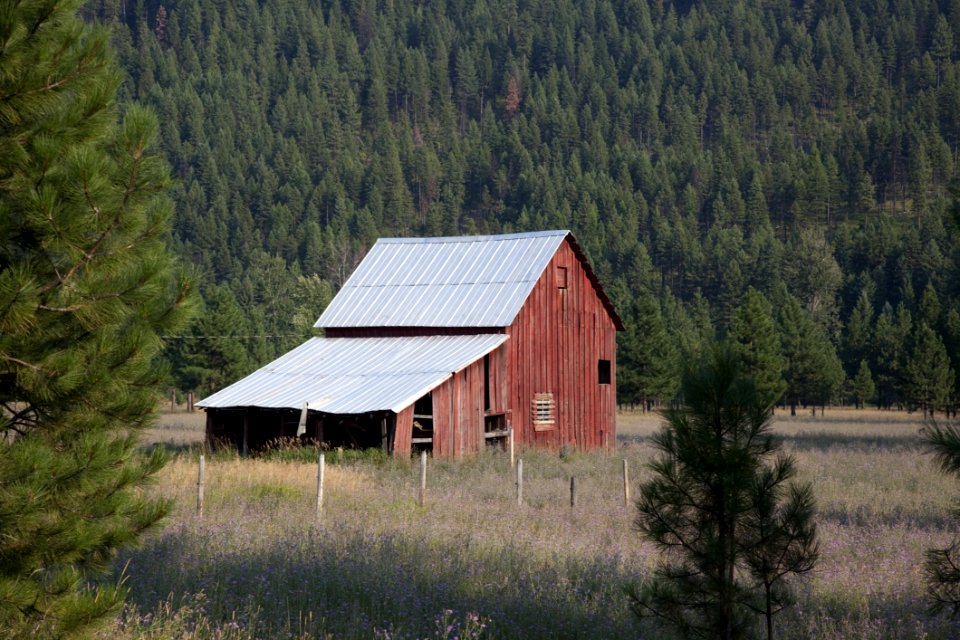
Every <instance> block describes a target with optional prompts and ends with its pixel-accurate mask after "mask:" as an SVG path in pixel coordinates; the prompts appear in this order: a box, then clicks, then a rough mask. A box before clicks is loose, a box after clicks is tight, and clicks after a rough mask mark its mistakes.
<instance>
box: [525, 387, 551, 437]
mask: <svg viewBox="0 0 960 640" xmlns="http://www.w3.org/2000/svg"><path fill="white" fill-rule="evenodd" d="M530 409H531V411H532V414H533V428H534V430H535V431H549V430H550V429H553V428H554V427H555V426H556V424H557V418H556V416H557V405H556V403H555V402H554V401H553V394H552V393H536V394H534V396H533V403H532V404H531V405H530Z"/></svg>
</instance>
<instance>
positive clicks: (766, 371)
mask: <svg viewBox="0 0 960 640" xmlns="http://www.w3.org/2000/svg"><path fill="white" fill-rule="evenodd" d="M728 338H729V339H730V340H731V342H732V343H733V344H734V345H735V346H736V347H737V349H738V350H739V351H740V354H741V357H742V358H743V362H744V366H745V367H746V372H747V374H749V375H750V376H751V377H752V378H753V382H754V384H755V385H756V387H757V393H759V394H760V395H761V397H763V398H766V399H768V400H769V402H770V405H771V406H772V405H773V404H775V403H776V402H777V401H778V400H779V399H780V396H781V395H783V392H784V390H785V389H786V387H787V384H786V382H784V380H783V370H784V367H785V366H786V361H785V360H784V358H783V354H782V353H781V346H780V334H779V333H778V332H777V325H776V322H775V321H774V319H773V307H772V306H771V305H770V303H769V302H767V299H766V298H764V297H763V294H762V293H760V292H759V291H757V290H756V289H754V288H753V287H750V288H749V289H748V290H747V295H746V297H745V298H744V300H743V304H742V305H741V306H740V307H739V308H738V309H737V310H736V312H735V313H734V316H733V320H732V321H731V323H730V328H729V330H728Z"/></svg>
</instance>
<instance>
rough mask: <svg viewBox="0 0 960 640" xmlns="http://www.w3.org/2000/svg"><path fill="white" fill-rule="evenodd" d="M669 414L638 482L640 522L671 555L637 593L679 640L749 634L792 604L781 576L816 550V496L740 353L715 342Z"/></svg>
mask: <svg viewBox="0 0 960 640" xmlns="http://www.w3.org/2000/svg"><path fill="white" fill-rule="evenodd" d="M681 389H682V397H683V400H684V406H683V407H681V408H679V409H673V410H669V411H666V412H664V417H665V418H666V423H665V424H664V426H663V427H662V429H661V430H660V431H659V432H658V433H657V434H656V435H655V436H654V438H653V442H654V446H655V448H656V449H657V450H658V451H659V456H658V457H657V458H656V459H655V460H654V461H653V462H652V463H651V464H650V469H651V471H652V472H653V475H652V477H651V478H650V479H649V480H647V481H646V482H644V483H643V484H642V485H641V487H640V497H639V498H638V500H637V509H638V515H637V520H636V524H637V527H638V529H639V530H640V532H641V534H642V535H643V536H644V537H645V538H647V539H648V540H651V541H652V542H653V543H654V544H656V545H657V546H658V547H659V548H660V549H661V551H662V552H663V556H662V558H663V559H662V560H661V562H660V564H659V565H658V566H657V568H656V569H655V571H654V574H653V576H652V577H651V578H650V579H648V580H647V581H646V582H645V583H644V584H642V585H640V586H639V587H638V588H634V589H633V590H632V592H631V597H632V599H633V603H634V610H635V612H636V613H637V614H638V615H639V616H641V617H652V618H655V619H657V620H660V621H661V622H663V623H665V624H666V625H668V626H671V627H673V628H674V629H676V630H677V631H678V632H679V634H680V635H681V636H682V637H697V638H711V639H713V638H721V639H731V638H742V637H747V636H748V635H749V631H750V629H751V628H752V627H753V626H754V625H753V622H752V616H753V615H755V614H757V613H760V614H761V615H763V616H764V618H765V621H766V623H767V629H768V637H769V636H770V635H772V626H771V625H772V616H773V614H774V613H775V612H776V611H777V610H779V609H780V608H782V606H783V604H785V603H786V602H787V601H788V597H789V591H788V589H787V587H786V584H785V583H784V582H783V579H784V578H785V577H786V576H787V575H789V574H795V573H803V572H805V571H808V570H809V569H811V568H812V566H813V563H814V562H815V560H816V557H817V542H816V527H815V524H814V521H813V496H812V490H811V488H810V486H809V485H796V484H794V483H792V482H791V479H792V478H793V476H794V463H793V460H792V459H791V457H790V456H788V455H785V454H783V453H781V452H780V451H779V445H777V444H775V442H774V440H773V439H772V438H771V436H770V428H771V427H770V415H771V408H772V405H771V404H770V402H769V400H768V398H764V397H763V396H762V395H761V394H759V393H758V392H757V389H756V387H755V386H754V384H753V381H752V380H751V379H750V377H749V376H746V375H744V373H743V363H742V360H741V359H740V357H739V355H738V354H737V351H736V350H735V349H733V348H732V347H730V346H729V345H723V344H720V345H716V344H713V345H710V346H709V347H708V348H707V350H706V351H705V353H704V357H703V358H702V359H701V361H700V363H699V364H698V365H695V366H694V367H692V368H690V369H688V370H687V371H686V372H685V374H684V377H683V382H682V385H681Z"/></svg>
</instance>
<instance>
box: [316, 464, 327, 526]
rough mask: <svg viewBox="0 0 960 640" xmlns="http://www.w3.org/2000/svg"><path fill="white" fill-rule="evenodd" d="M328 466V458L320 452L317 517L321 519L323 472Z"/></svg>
mask: <svg viewBox="0 0 960 640" xmlns="http://www.w3.org/2000/svg"><path fill="white" fill-rule="evenodd" d="M325 467H326V460H325V459H324V456H323V454H322V453H321V454H320V459H319V460H318V461H317V519H318V520H319V519H320V514H321V513H323V473H324V470H325Z"/></svg>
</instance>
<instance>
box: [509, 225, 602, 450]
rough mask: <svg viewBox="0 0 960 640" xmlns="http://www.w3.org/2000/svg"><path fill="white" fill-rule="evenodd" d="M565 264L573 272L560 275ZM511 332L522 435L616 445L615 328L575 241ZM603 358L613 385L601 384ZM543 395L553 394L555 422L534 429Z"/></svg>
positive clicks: (540, 442)
mask: <svg viewBox="0 0 960 640" xmlns="http://www.w3.org/2000/svg"><path fill="white" fill-rule="evenodd" d="M558 268H563V269H565V270H566V271H565V272H560V273H558ZM564 280H565V285H566V286H565V287H563V288H561V285H563V284H564V282H563V281H564ZM507 332H508V333H509V334H510V336H511V337H510V339H509V340H508V341H507V343H506V351H507V369H508V376H509V379H510V383H509V391H510V404H511V405H512V407H511V408H512V424H513V428H514V433H515V435H516V439H517V441H518V442H519V443H524V444H534V445H537V446H543V447H549V448H558V447H560V446H562V445H570V446H575V447H578V448H583V449H589V448H596V447H603V446H610V445H612V444H614V442H615V437H616V413H615V411H616V327H615V325H614V322H613V319H612V318H611V317H610V315H609V314H608V313H607V310H606V308H605V307H604V305H603V303H602V302H601V300H600V298H599V297H598V296H597V294H596V290H595V289H594V286H593V284H592V283H591V281H590V279H589V278H588V276H587V273H586V271H585V270H584V268H583V265H582V263H581V262H580V260H579V259H578V258H577V256H576V254H575V253H574V251H573V249H572V248H571V247H570V244H569V243H568V242H564V243H563V244H562V245H561V246H560V248H559V249H558V250H557V253H556V254H555V255H554V257H553V259H552V260H551V261H550V264H549V265H548V266H547V268H546V269H545V270H544V273H543V275H541V277H540V280H539V281H538V282H537V284H536V285H535V286H534V288H533V291H532V292H531V293H530V296H529V298H528V299H527V301H526V303H525V304H524V305H523V308H522V309H521V310H520V313H518V314H517V317H516V319H515V320H514V322H513V324H512V325H511V326H510V327H509V329H508V330H507ZM600 360H608V361H609V362H610V369H611V380H610V384H600V383H599V377H598V365H599V361H600ZM537 393H552V394H553V398H554V402H555V424H554V425H553V428H550V429H546V430H536V429H535V427H534V424H533V417H532V403H533V398H534V395H535V394H537Z"/></svg>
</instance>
